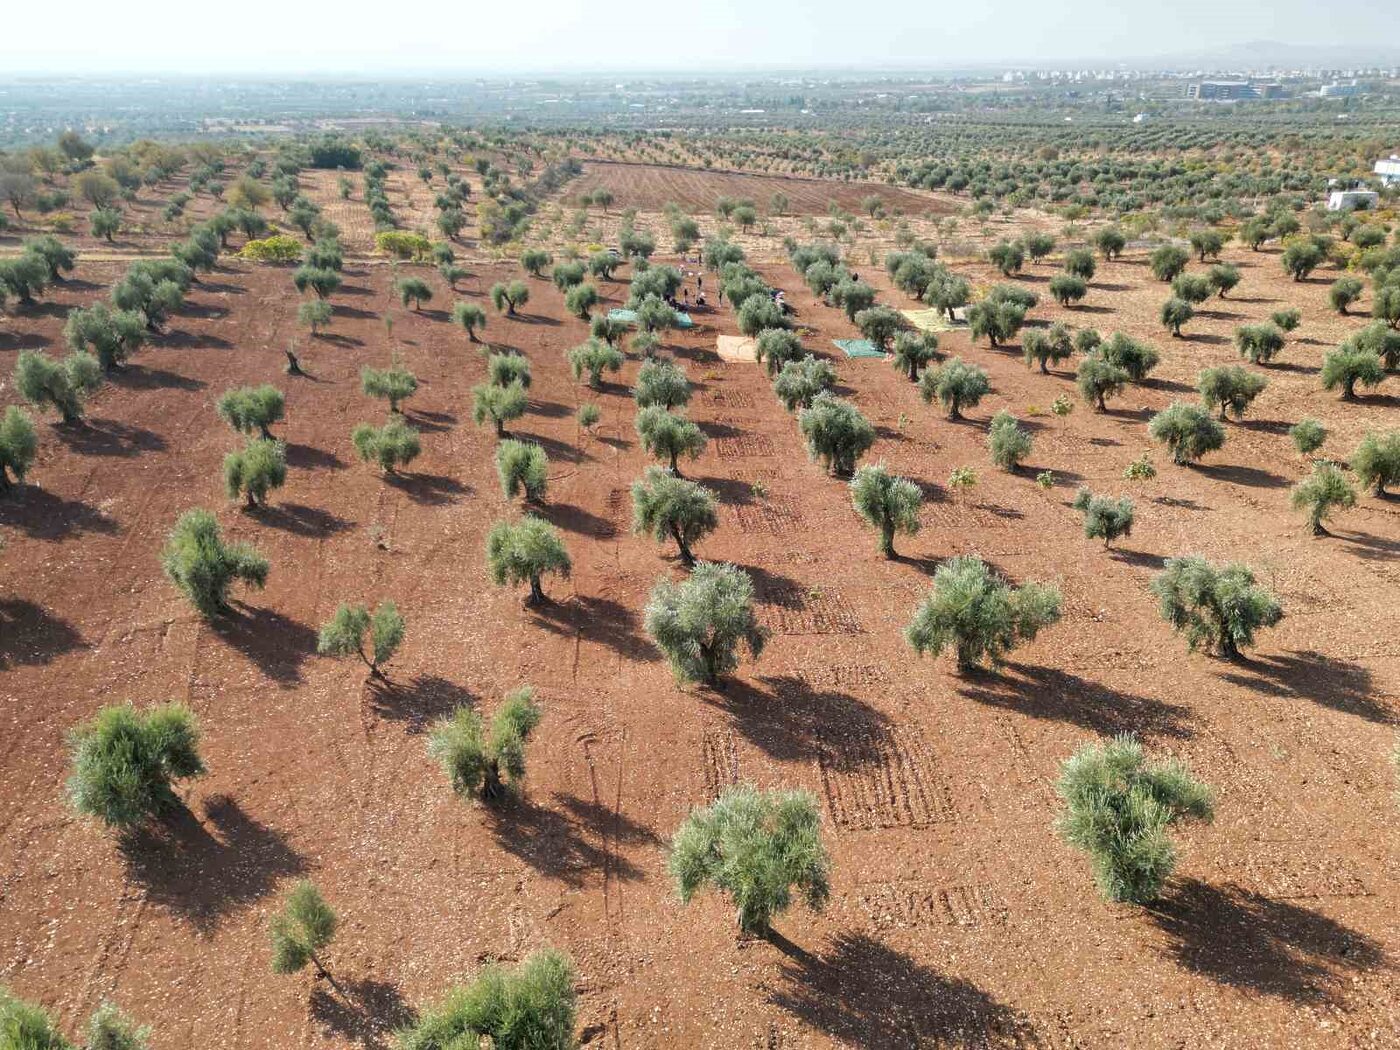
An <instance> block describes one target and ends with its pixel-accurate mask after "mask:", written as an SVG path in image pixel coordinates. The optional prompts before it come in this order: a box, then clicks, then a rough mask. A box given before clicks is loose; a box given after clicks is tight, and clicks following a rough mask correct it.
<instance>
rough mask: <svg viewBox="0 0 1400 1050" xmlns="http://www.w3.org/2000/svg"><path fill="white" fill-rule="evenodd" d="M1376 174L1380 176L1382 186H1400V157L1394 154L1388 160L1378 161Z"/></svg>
mask: <svg viewBox="0 0 1400 1050" xmlns="http://www.w3.org/2000/svg"><path fill="white" fill-rule="evenodd" d="M1375 173H1376V174H1377V175H1379V176H1380V180H1381V185H1382V186H1395V185H1397V184H1400V156H1397V155H1396V154H1394V153H1392V154H1391V155H1390V156H1389V157H1388V158H1387V159H1386V160H1378V161H1376V168H1375Z"/></svg>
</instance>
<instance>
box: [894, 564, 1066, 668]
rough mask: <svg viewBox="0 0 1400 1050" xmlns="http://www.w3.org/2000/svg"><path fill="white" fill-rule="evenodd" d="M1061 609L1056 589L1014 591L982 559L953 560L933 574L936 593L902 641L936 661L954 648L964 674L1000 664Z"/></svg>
mask: <svg viewBox="0 0 1400 1050" xmlns="http://www.w3.org/2000/svg"><path fill="white" fill-rule="evenodd" d="M1060 605H1061V598H1060V592H1059V590H1058V589H1056V588H1055V587H1052V586H1049V585H1047V584H1040V583H1025V584H1022V585H1021V586H1020V587H1014V586H1012V585H1011V584H1010V583H1008V582H1007V581H1006V580H1004V579H1002V578H1001V577H999V576H997V575H995V574H994V573H993V572H992V570H991V569H990V568H988V567H987V563H986V562H984V561H983V560H982V559H981V558H978V557H973V556H960V557H955V558H949V559H948V560H947V561H945V562H943V563H941V564H940V565H939V566H938V568H937V569H936V570H934V574H933V593H931V594H930V595H929V596H928V597H927V598H925V599H924V601H923V604H921V605H920V606H919V608H918V611H917V612H915V614H914V620H913V622H912V623H910V624H909V626H908V627H907V628H905V631H904V637H905V640H906V641H908V643H909V645H910V646H911V647H912V648H913V649H914V651H915V652H917V653H919V654H921V655H922V654H924V653H928V654H929V655H931V656H935V657H936V656H938V655H939V654H940V653H942V652H943V650H944V649H948V648H951V649H952V650H953V651H954V653H955V654H956V655H957V664H958V671H959V673H966V672H968V671H971V670H972V669H974V668H975V667H977V666H978V664H980V663H981V662H982V661H983V660H987V661H990V662H991V663H992V664H993V665H997V664H999V663H1001V661H1002V658H1003V657H1004V656H1005V655H1006V654H1007V653H1008V652H1010V651H1011V650H1012V649H1013V648H1015V647H1016V645H1017V644H1018V643H1020V642H1023V641H1030V640H1032V639H1034V638H1035V636H1036V635H1037V634H1039V633H1040V631H1041V630H1042V629H1043V628H1045V627H1048V626H1050V625H1051V624H1053V623H1055V622H1056V621H1058V620H1059V618H1060Z"/></svg>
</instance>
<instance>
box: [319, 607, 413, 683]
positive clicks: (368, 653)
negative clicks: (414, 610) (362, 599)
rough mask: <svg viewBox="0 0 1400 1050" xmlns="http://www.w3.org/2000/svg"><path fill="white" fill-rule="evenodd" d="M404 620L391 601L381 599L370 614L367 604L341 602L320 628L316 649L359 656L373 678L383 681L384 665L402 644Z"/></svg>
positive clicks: (323, 654)
mask: <svg viewBox="0 0 1400 1050" xmlns="http://www.w3.org/2000/svg"><path fill="white" fill-rule="evenodd" d="M403 636H404V620H403V616H402V615H401V614H400V613H399V609H398V606H396V605H395V604H394V603H393V602H380V603H379V605H378V606H376V607H375V610H374V612H373V613H371V612H370V611H369V608H368V606H365V605H359V604H354V605H352V604H350V603H348V602H342V603H341V604H340V605H339V606H337V607H336V610H335V615H334V616H332V617H331V618H330V620H328V621H327V622H326V624H325V625H324V626H323V627H322V628H321V633H320V635H319V636H318V637H317V639H316V651H317V652H318V653H320V654H321V655H322V656H333V657H336V658H337V659H339V658H341V657H346V656H358V657H359V658H360V660H361V661H362V662H363V663H364V665H365V666H366V667H367V668H369V673H370V675H371V676H372V677H374V678H378V679H379V680H380V681H384V680H385V677H384V670H383V665H384V664H385V663H387V662H388V661H389V660H392V659H393V657H394V654H395V653H396V652H398V650H399V646H400V645H401V644H403Z"/></svg>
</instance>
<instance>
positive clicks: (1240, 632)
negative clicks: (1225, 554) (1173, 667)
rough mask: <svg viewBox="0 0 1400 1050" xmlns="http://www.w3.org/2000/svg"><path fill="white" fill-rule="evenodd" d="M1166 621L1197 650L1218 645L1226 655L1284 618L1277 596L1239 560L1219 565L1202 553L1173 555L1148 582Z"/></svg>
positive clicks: (1232, 654) (1235, 655)
mask: <svg viewBox="0 0 1400 1050" xmlns="http://www.w3.org/2000/svg"><path fill="white" fill-rule="evenodd" d="M1149 586H1150V589H1151V591H1152V593H1153V595H1155V596H1156V598H1157V600H1158V604H1159V610H1160V612H1161V614H1162V619H1164V620H1166V621H1167V622H1169V623H1170V624H1171V625H1172V627H1173V628H1175V629H1176V630H1178V631H1184V632H1185V633H1186V642H1187V644H1188V645H1189V646H1190V647H1191V648H1192V649H1196V648H1198V647H1201V646H1204V647H1206V648H1218V649H1219V651H1220V653H1221V654H1222V655H1223V656H1226V657H1230V658H1234V657H1237V656H1239V654H1240V649H1241V648H1242V647H1244V646H1247V645H1253V644H1254V634H1255V632H1256V631H1257V630H1259V628H1261V627H1273V626H1274V625H1275V624H1277V623H1278V622H1279V620H1281V619H1282V618H1283V610H1282V608H1281V607H1280V606H1279V603H1278V601H1277V599H1275V598H1274V596H1273V595H1272V594H1271V593H1269V591H1268V590H1266V589H1265V588H1263V587H1260V586H1259V585H1258V584H1257V583H1255V580H1254V573H1253V572H1251V571H1250V569H1249V568H1248V567H1247V566H1244V565H1240V564H1238V563H1232V564H1229V565H1223V566H1217V565H1212V564H1211V563H1210V562H1208V561H1206V559H1205V558H1202V557H1200V556H1199V555H1189V556H1186V557H1181V558H1168V559H1167V563H1166V567H1165V568H1164V569H1163V570H1162V572H1160V573H1158V574H1157V575H1156V576H1155V577H1153V579H1152V582H1151V584H1150V585H1149Z"/></svg>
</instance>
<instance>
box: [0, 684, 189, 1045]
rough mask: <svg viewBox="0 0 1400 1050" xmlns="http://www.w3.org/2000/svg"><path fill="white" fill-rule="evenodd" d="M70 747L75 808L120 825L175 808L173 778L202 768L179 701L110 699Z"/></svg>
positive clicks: (133, 823)
mask: <svg viewBox="0 0 1400 1050" xmlns="http://www.w3.org/2000/svg"><path fill="white" fill-rule="evenodd" d="M68 748H69V754H70V766H71V771H70V774H69V778H68V798H69V801H70V802H71V803H72V805H73V808H74V809H75V810H77V811H78V812H79V813H81V814H83V815H84V816H90V817H96V818H97V819H98V820H100V821H102V822H103V823H104V824H106V825H107V826H108V827H113V828H118V829H121V830H126V829H129V828H134V827H136V826H137V825H139V824H142V823H144V822H145V821H147V820H149V819H150V818H152V817H158V816H160V815H162V814H163V813H167V812H169V811H170V810H172V809H176V808H178V807H179V805H180V800H179V799H178V798H177V797H176V795H175V791H174V784H175V782H176V781H177V780H187V779H189V778H191V777H199V776H203V775H204V772H205V769H204V762H203V761H202V760H201V759H200V757H199V728H198V725H197V724H196V722H195V717H194V713H193V712H192V711H191V710H190V709H189V708H188V707H186V706H184V705H183V704H164V705H161V706H157V707H151V708H148V709H146V710H145V711H138V710H136V708H134V707H132V706H131V704H111V705H109V706H107V707H104V708H102V709H101V710H99V711H98V712H97V714H96V715H95V716H93V718H92V719H91V720H90V721H88V722H84V723H83V724H82V725H80V726H78V727H77V728H76V729H74V730H73V731H72V732H71V733H70V734H69V737H68ZM0 1036H3V1031H0ZM0 1045H4V1044H3V1040H0ZM16 1045H17V1046H23V1045H26V1044H16Z"/></svg>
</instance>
